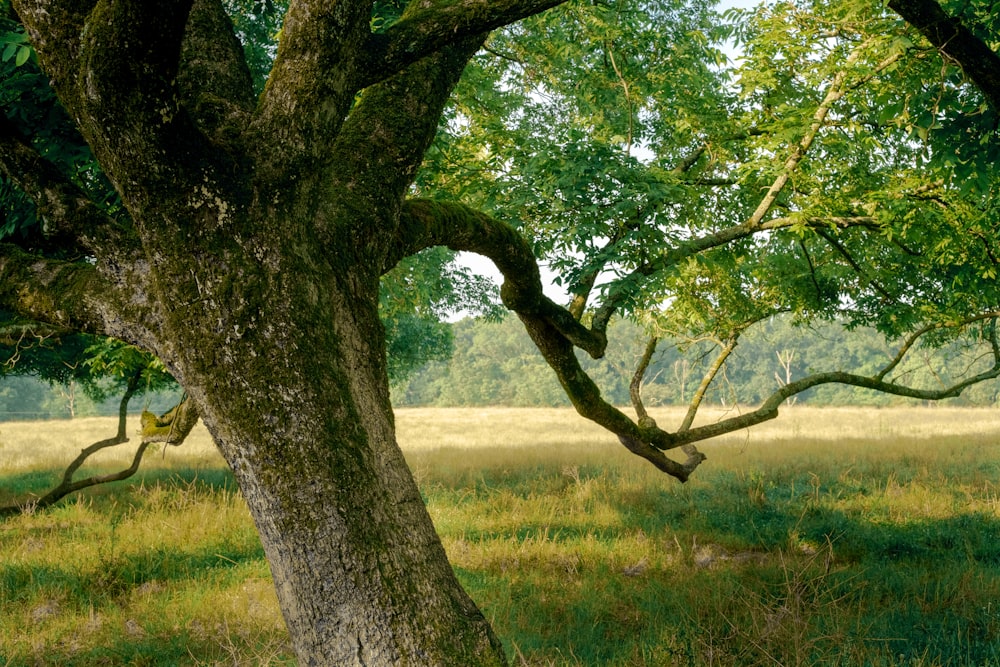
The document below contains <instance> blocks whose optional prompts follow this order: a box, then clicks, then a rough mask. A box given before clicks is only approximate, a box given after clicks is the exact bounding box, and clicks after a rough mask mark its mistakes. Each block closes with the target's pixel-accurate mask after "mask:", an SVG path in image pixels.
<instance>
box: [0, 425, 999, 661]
mask: <svg viewBox="0 0 1000 667" xmlns="http://www.w3.org/2000/svg"><path fill="white" fill-rule="evenodd" d="M654 416H656V417H657V419H658V420H659V421H660V422H661V424H664V425H667V424H669V423H671V421H674V423H676V421H679V419H680V415H679V414H678V413H671V412H669V411H661V412H659V413H656V414H655V415H654ZM717 417H718V415H709V416H708V418H717ZM397 425H398V429H399V433H400V441H401V445H402V447H403V448H404V451H405V453H406V455H407V459H408V460H409V462H410V465H411V467H412V469H413V470H414V474H415V476H416V477H417V479H418V482H419V484H420V487H421V490H422V492H423V494H424V498H425V500H426V502H427V504H428V507H429V508H430V511H431V514H432V516H433V518H434V521H435V523H436V525H437V527H438V531H439V532H440V534H441V536H442V540H443V542H444V544H445V547H446V549H447V551H448V554H449V557H450V558H451V561H452V563H453V565H454V567H455V569H456V572H457V574H458V576H459V578H460V579H461V580H462V583H463V584H464V585H465V586H466V588H467V590H469V591H470V594H471V595H472V596H473V598H474V599H475V600H476V601H477V603H478V604H479V605H480V607H481V608H482V609H483V611H484V613H486V615H487V617H488V618H489V619H490V620H491V622H492V623H493V625H494V627H495V628H496V630H497V632H498V633H499V634H500V636H501V637H502V638H503V639H504V641H505V643H506V645H507V648H508V654H509V655H510V656H511V657H512V658H513V659H514V661H515V663H516V664H526V665H685V666H686V665H698V666H700V665H820V664H822V665H874V666H879V665H914V666H916V665H968V666H972V665H1000V505H998V502H1000V486H998V485H1000V474H998V473H1000V413H996V412H992V411H988V410H962V409H951V408H933V409H931V408H924V409H905V410H904V409H893V410H862V409H810V408H805V407H795V408H793V409H790V410H785V411H783V414H782V417H780V418H779V419H778V420H777V421H774V422H770V423H768V424H766V425H764V428H763V429H758V430H755V431H752V432H750V433H749V434H747V433H741V434H735V435H733V436H730V437H728V438H725V439H720V440H719V441H717V442H713V443H708V444H706V445H704V447H703V450H704V451H705V452H706V453H707V454H708V456H709V460H708V461H707V462H706V463H705V464H704V465H703V467H702V468H701V469H699V471H698V472H697V473H696V475H695V478H694V479H693V480H692V481H691V482H689V483H688V484H685V485H681V484H678V483H676V482H674V481H672V480H670V479H668V478H665V477H664V476H662V474H660V473H658V472H657V471H656V470H655V469H653V468H652V467H651V466H649V465H648V464H645V463H643V462H642V461H640V460H637V459H636V458H635V457H633V456H632V455H630V454H628V453H627V452H625V451H624V450H623V449H622V448H621V447H620V446H617V445H616V444H615V443H614V442H613V440H612V438H610V437H608V436H607V435H605V434H604V433H603V432H602V431H601V430H600V429H598V428H595V427H592V426H590V425H589V424H587V423H586V422H584V421H583V420H581V419H580V418H578V417H576V416H575V415H574V414H572V413H571V412H569V411H565V410H542V409H538V410H509V409H435V410H430V409H412V410H402V411H400V412H399V413H398V415H397ZM87 429H93V431H92V432H90V433H85V430H87ZM112 430H113V424H112V423H111V422H110V421H109V420H78V421H75V422H45V423H35V424H17V425H15V424H4V425H0V503H3V502H6V501H8V500H10V499H11V498H12V497H13V496H15V495H17V496H20V497H23V495H24V494H31V493H41V492H43V491H44V490H45V488H46V487H47V485H49V484H51V483H52V482H53V481H54V480H55V477H56V475H58V473H59V472H60V470H59V463H60V462H61V461H66V460H68V459H69V458H72V456H73V455H74V454H75V452H76V451H78V450H79V449H80V448H81V447H82V446H85V445H86V444H88V442H89V441H91V440H94V439H98V438H99V437H102V436H103V434H104V433H105V432H107V431H112ZM74 438H75V439H74ZM123 449H124V448H123ZM114 456H118V457H119V459H120V460H114ZM129 458H130V453H129V452H127V451H123V452H122V453H121V454H117V455H111V456H109V457H108V458H107V459H106V460H104V461H102V462H100V463H99V464H98V465H99V466H114V465H119V464H120V463H122V462H125V463H127V461H128V459H129ZM143 470H144V472H143V473H142V474H141V475H140V476H139V479H138V480H137V481H135V482H134V483H131V484H129V483H125V484H118V485H115V487H114V488H99V489H96V490H94V491H93V492H91V493H89V494H86V495H82V496H80V497H78V498H76V499H73V500H70V501H68V502H65V503H64V504H63V505H61V506H59V507H57V508H55V509H53V510H49V511H47V512H44V513H41V512H39V513H37V514H34V515H29V516H20V517H16V518H13V519H10V520H7V521H6V522H5V523H2V524H0V610H2V612H0V665H3V664H5V663H6V664H9V665H33V664H50V665H97V664H109V665H110V664H115V665H117V664H144V665H161V664H164V665H175V664H191V665H211V664H219V665H223V664H225V665H232V664H236V665H260V664H275V665H280V664H294V658H293V657H292V655H291V652H290V650H289V647H288V644H287V635H286V633H285V631H284V628H283V626H282V621H281V618H280V613H279V611H278V608H277V603H276V601H275V598H274V594H273V591H272V588H271V582H270V578H269V574H268V570H267V565H266V562H265V561H264V558H263V554H262V551H261V548H260V544H259V541H258V540H257V537H256V533H255V532H254V530H253V526H252V524H251V521H250V518H249V514H248V512H247V510H246V507H245V505H244V503H243V501H242V499H241V498H240V496H239V493H238V491H236V490H235V488H234V486H233V482H232V479H231V477H230V476H229V474H228V473H227V472H226V471H225V469H224V467H223V465H222V462H221V460H220V459H219V458H218V455H217V454H216V453H215V452H214V449H213V448H212V446H211V443H210V441H209V440H208V438H207V435H206V434H205V433H204V432H203V431H199V432H196V434H195V439H194V440H193V441H192V442H190V443H188V444H185V445H184V446H183V447H181V448H178V449H168V450H167V451H166V452H159V453H153V454H150V455H148V457H147V461H146V462H145V463H144V466H143ZM206 518H207V519H209V520H206Z"/></svg>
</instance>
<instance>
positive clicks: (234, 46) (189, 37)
mask: <svg viewBox="0 0 1000 667" xmlns="http://www.w3.org/2000/svg"><path fill="white" fill-rule="evenodd" d="M180 60H181V66H180V72H179V73H178V76H177V89H178V92H179V94H180V96H181V100H182V101H183V103H184V106H185V107H186V108H187V110H188V112H189V113H190V114H191V115H192V117H193V118H194V119H195V122H196V124H197V125H198V127H199V129H201V131H202V132H204V133H205V134H207V135H208V136H209V137H211V138H212V139H213V140H214V141H215V142H216V143H221V144H228V143H230V142H232V141H234V140H235V139H237V138H238V137H239V135H241V134H242V132H243V130H244V129H245V127H246V125H247V123H248V122H249V120H250V116H251V114H252V113H253V110H254V107H255V106H256V103H257V100H256V97H255V95H254V92H253V80H252V79H251V76H250V69H249V67H247V63H246V59H245V57H244V55H243V46H242V45H241V44H240V41H239V39H238V38H237V37H236V33H235V32H234V30H233V24H232V21H230V19H229V15H228V14H226V11H225V9H224V8H223V6H222V3H221V2H219V0H195V2H194V6H193V7H192V9H191V14H190V16H189V17H188V23H187V29H186V31H185V34H184V41H183V42H182V45H181V56H180Z"/></svg>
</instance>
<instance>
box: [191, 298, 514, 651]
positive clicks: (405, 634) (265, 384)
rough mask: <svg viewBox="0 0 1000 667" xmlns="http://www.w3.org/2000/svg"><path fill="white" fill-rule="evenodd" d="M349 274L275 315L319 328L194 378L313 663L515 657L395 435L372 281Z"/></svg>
mask: <svg viewBox="0 0 1000 667" xmlns="http://www.w3.org/2000/svg"><path fill="white" fill-rule="evenodd" d="M352 282H354V281H351V280H331V281H330V282H329V283H327V285H336V286H337V288H335V289H331V290H329V291H328V292H327V293H326V295H325V296H324V297H323V302H324V303H318V304H315V305H314V306H313V307H312V308H309V309H306V308H289V309H287V311H286V312H288V313H290V314H298V315H299V316H298V317H294V318H292V317H290V318H289V319H287V320H283V321H280V322H276V321H273V320H272V321H271V322H270V324H272V325H273V326H274V327H275V329H276V330H283V331H296V332H299V334H302V335H300V336H297V337H296V340H298V341H302V342H306V341H311V342H309V343H307V344H304V345H300V346H299V348H298V349H295V347H293V346H291V345H281V344H280V343H279V344H278V346H276V348H272V352H271V354H270V355H269V356H270V358H269V359H268V362H267V367H266V368H262V366H261V364H260V362H259V361H257V360H256V359H255V354H256V353H259V351H260V347H259V346H257V345H241V344H235V345H234V344H230V345H229V346H228V350H229V354H227V355H225V357H223V358H220V359H217V363H216V364H215V365H214V366H201V364H199V363H197V362H194V363H192V364H191V366H201V368H202V370H196V371H189V372H186V373H185V386H186V387H188V388H189V391H191V392H192V394H196V395H197V397H198V403H199V405H200V406H201V413H202V417H203V419H204V420H205V422H206V424H207V425H208V428H209V430H210V431H211V433H212V434H213V436H214V437H215V439H216V442H217V443H218V444H219V447H220V449H221V450H222V452H223V455H224V456H225V457H226V460H227V461H228V462H229V464H230V466H231V467H232V469H233V471H234V472H235V474H236V477H237V480H238V482H239V485H240V488H241V490H242V492H243V495H244V496H245V498H246V500H247V503H248V505H249V506H250V509H251V512H252V514H253V517H254V520H255V522H256V525H257V528H258V530H259V531H260V536H261V541H262V543H263V545H264V549H265V552H266V554H267V558H268V562H269V563H270V565H271V571H272V574H273V576H274V581H275V586H276V588H277V591H278V597H279V601H280V604H281V608H282V612H283V614H284V616H285V620H286V622H287V624H288V627H289V628H290V629H291V630H292V638H293V643H294V646H295V650H296V653H297V654H298V656H299V658H300V660H301V663H302V664H303V665H414V664H420V665H425V664H426V665H456V664H463V665H490V664H505V659H504V657H503V651H502V648H501V646H500V644H499V642H498V641H497V639H496V637H495V636H494V635H493V633H492V631H491V629H490V627H489V625H488V623H487V622H486V620H485V619H484V617H483V616H482V614H481V613H480V612H479V610H478V609H477V608H476V606H475V604H474V603H473V602H472V600H471V599H470V598H469V597H468V595H467V594H466V593H465V591H464V590H463V589H462V588H461V586H460V585H459V583H458V581H457V580H456V578H455V576H454V573H453V571H452V569H451V567H450V565H449V563H448V560H447V558H446V556H445V553H444V549H443V547H442V545H441V543H440V540H439V538H438V537H437V534H436V532H435V530H434V527H433V525H432V524H431V521H430V518H429V516H428V514H427V511H426V508H425V506H424V503H423V501H422V499H421V496H420V493H419V491H418V489H417V487H416V485H415V483H414V481H413V478H412V476H411V474H410V472H409V469H408V468H407V466H406V463H405V461H404V459H403V456H402V453H401V452H400V450H399V448H398V446H397V444H396V440H395V429H394V423H393V416H392V411H391V407H390V404H389V396H388V383H387V380H386V376H385V368H384V364H383V362H382V359H384V350H383V349H382V346H383V342H382V330H381V325H380V323H379V321H378V319H377V310H376V307H375V303H376V302H375V301H374V299H373V294H374V289H375V287H374V285H373V284H372V282H371V280H370V279H369V281H368V285H367V289H366V290H364V291H363V292H362V293H359V291H358V290H357V289H356V288H355V287H352V286H351V283H352ZM355 284H357V283H355ZM317 311H319V312H330V313H336V317H334V318H332V321H331V320H325V319H323V318H319V319H317V318H314V317H313V315H312V314H311V313H315V312H317ZM331 324H332V325H333V326H332V331H331V326H330V325H331ZM268 368H270V369H280V370H279V371H277V372H273V371H272V370H267V369H268ZM249 369H255V371H254V370H249ZM254 372H264V373H266V375H264V376H260V375H254Z"/></svg>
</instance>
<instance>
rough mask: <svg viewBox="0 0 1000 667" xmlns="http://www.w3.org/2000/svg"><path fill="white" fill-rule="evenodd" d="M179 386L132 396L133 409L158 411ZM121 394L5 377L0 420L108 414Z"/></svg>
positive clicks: (174, 396) (73, 384)
mask: <svg viewBox="0 0 1000 667" xmlns="http://www.w3.org/2000/svg"><path fill="white" fill-rule="evenodd" d="M180 393H181V391H180V389H176V388H175V389H170V390H159V391H152V392H148V393H146V394H144V395H143V397H142V398H141V399H136V401H135V403H134V406H133V411H135V412H138V411H140V410H143V409H146V410H149V411H151V412H155V413H157V414H159V413H160V412H163V411H165V410H166V409H168V408H169V407H170V406H172V405H175V404H176V403H177V401H178V399H179V396H180ZM120 399H121V396H120V395H118V394H113V393H109V394H104V395H101V394H96V395H95V394H94V392H92V391H88V390H87V389H86V388H85V387H83V386H82V385H81V384H80V383H78V382H76V381H73V380H70V381H69V382H67V383H65V384H60V383H54V382H46V381H45V380H42V379H40V378H38V377H36V376H30V375H22V376H8V377H3V378H2V379H0V421H29V420H35V419H72V418H74V417H94V416H104V417H107V416H111V415H115V414H117V413H118V404H119V401H120Z"/></svg>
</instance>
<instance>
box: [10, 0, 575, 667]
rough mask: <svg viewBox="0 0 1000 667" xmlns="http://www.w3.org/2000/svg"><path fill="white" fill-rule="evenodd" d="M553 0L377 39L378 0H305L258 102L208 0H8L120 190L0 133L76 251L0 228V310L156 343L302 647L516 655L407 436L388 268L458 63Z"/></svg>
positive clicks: (457, 16)
mask: <svg viewBox="0 0 1000 667" xmlns="http://www.w3.org/2000/svg"><path fill="white" fill-rule="evenodd" d="M553 4H557V2H552V1H548V2H538V1H530V2H529V1H526V0H507V1H506V2H495V3H460V4H455V3H441V6H438V3H434V2H430V3H421V5H420V8H419V12H418V11H416V10H414V11H412V12H409V13H408V14H407V15H406V16H405V17H404V19H403V20H402V21H401V22H400V26H399V28H397V29H396V30H395V31H394V34H395V35H396V37H393V36H392V35H380V36H377V37H376V36H375V35H372V33H371V31H370V20H371V3H370V2H357V1H349V0H342V1H340V2H334V3H330V2H325V1H324V2H319V1H309V0H305V1H301V2H300V1H293V2H292V3H291V6H290V9H289V12H288V16H287V19H286V22H285V25H284V28H283V33H282V41H281V45H280V48H279V52H278V57H277V60H276V63H275V66H274V70H273V72H272V75H271V77H270V79H269V81H268V84H267V86H266V89H265V90H264V92H263V93H262V94H261V95H260V96H257V95H255V94H254V93H253V90H252V85H251V80H250V76H249V74H248V71H247V68H246V65H245V62H244V59H243V54H242V49H241V45H240V44H239V42H238V40H237V39H236V38H235V36H234V34H233V31H232V26H231V23H230V22H229V20H228V17H227V16H226V14H225V12H224V10H223V6H222V4H221V3H220V2H219V1H218V0H166V1H165V2H161V3H154V4H149V3H141V2H133V1H128V0H89V1H84V2H80V1H79V0H54V1H45V2H42V1H41V0H24V1H21V2H16V3H15V9H16V11H17V13H18V15H19V16H20V18H21V19H22V20H23V21H24V24H25V26H26V27H27V30H28V33H29V36H30V38H31V40H32V43H33V44H34V45H35V47H36V50H37V52H38V55H39V60H40V63H41V66H42V67H43V69H44V70H45V71H46V73H47V74H48V76H49V77H50V79H51V84H52V86H53V87H54V89H55V91H56V93H57V95H58V96H59V98H60V100H61V101H62V103H63V104H64V106H65V107H66V109H67V111H68V112H69V114H70V116H71V117H72V118H73V119H74V121H75V122H76V123H77V125H78V128H79V130H80V133H81V134H82V136H83V137H84V138H85V139H86V141H87V143H88V144H89V145H90V147H91V149H92V150H93V152H94V154H95V156H96V158H97V159H98V161H99V162H100V164H101V166H102V168H103V170H104V172H105V174H106V175H107V177H108V178H109V180H110V181H111V183H112V184H113V186H114V187H115V189H116V190H117V192H118V194H119V195H120V197H121V201H122V204H123V207H124V208H123V210H118V211H108V210H106V209H104V208H102V207H101V206H99V205H96V204H95V203H93V202H91V201H89V200H88V198H87V196H86V195H85V193H84V192H83V190H81V189H80V188H79V187H77V186H75V185H74V184H73V182H72V179H71V178H67V177H66V176H63V175H61V174H59V173H58V170H55V169H53V168H52V166H51V165H50V164H48V163H47V162H46V161H45V160H44V159H43V158H41V156H39V155H37V154H36V153H34V152H33V149H32V146H31V142H30V138H27V137H19V136H16V134H15V133H13V132H12V131H11V129H10V128H9V127H0V163H2V166H3V168H4V171H5V173H7V174H8V175H9V176H10V177H11V178H15V179H16V180H17V181H18V183H19V185H21V186H22V188H23V189H24V190H25V191H26V192H28V193H29V195H30V196H32V197H33V198H34V199H35V201H36V202H37V203H38V205H39V211H40V212H41V213H42V214H43V215H45V216H46V218H47V226H48V228H50V229H52V230H55V231H56V232H57V233H58V241H59V243H60V244H61V250H62V252H60V253H58V255H59V256H60V257H63V258H65V257H77V258H79V259H76V260H69V261H67V260H66V259H61V260H58V261H57V260H56V259H54V255H52V254H48V255H47V254H45V253H35V252H32V249H31V248H19V247H16V246H15V245H12V244H10V245H0V285H2V287H0V307H3V308H6V309H10V310H13V311H16V312H18V313H20V314H22V315H24V316H27V317H30V318H33V319H35V320H38V321H46V322H51V323H53V324H55V325H57V326H58V327H60V328H65V329H77V330H82V331H89V332H95V333H103V334H107V335H112V336H116V337H118V338H121V339H124V340H128V341H130V342H133V343H135V344H138V345H140V346H141V347H143V348H145V349H147V350H150V351H152V352H153V353H155V354H156V355H158V356H159V357H160V358H161V359H162V360H163V362H164V363H165V364H166V365H167V367H168V368H169V369H170V371H171V372H172V373H173V374H174V375H175V376H176V378H177V379H178V380H179V382H180V383H181V384H182V385H183V386H184V388H185V389H186V390H187V392H188V396H189V401H190V405H191V408H190V412H185V413H184V414H185V415H187V417H183V418H181V419H180V421H183V422H184V426H185V428H186V427H189V422H190V421H191V420H190V419H189V418H188V417H191V416H192V415H194V414H195V411H196V413H197V415H199V416H200V417H201V418H202V419H203V420H204V421H205V423H206V425H207V426H208V428H209V430H210V431H211V433H212V434H213V436H214V437H215V439H216V442H217V443H218V445H219V448H220V450H221V451H222V452H223V455H224V456H225V457H226V460H227V461H228V463H229V464H230V466H231V467H232V469H233V471H234V473H235V475H236V478H237V480H238V482H239V484H240V488H241V489H242V491H243V494H244V496H245V497H246V500H247V502H248V504H249V506H250V509H251V512H252V514H253V516H254V520H255V521H256V524H257V526H258V528H259V531H260V535H261V539H262V542H263V544H264V548H265V551H266V553H267V556H268V559H269V562H270V564H271V567H272V572H273V574H274V580H275V584H276V587H277V590H278V594H279V600H280V603H281V607H282V610H283V613H284V615H285V618H286V621H287V624H288V628H289V631H290V633H291V636H292V640H293V643H294V646H295V649H296V651H297V653H298V656H299V659H300V662H301V664H303V665H491V664H505V663H506V660H505V657H504V654H503V650H502V648H501V646H500V643H499V642H498V641H497V639H496V637H495V636H494V634H493V632H492V630H491V629H490V627H489V624H488V623H487V622H486V620H485V619H484V617H483V615H482V614H481V613H480V612H479V610H478V609H477V608H476V606H475V604H474V603H473V602H472V601H471V599H470V598H469V597H468V596H467V595H466V593H465V592H464V591H463V590H462V588H461V586H460V585H459V584H458V581H457V580H456V578H455V576H454V573H453V571H452V569H451V567H450V565H449V563H448V560H447V558H446V556H445V553H444V550H443V548H442V546H441V543H440V540H439V539H438V537H437V535H436V533H435V531H434V528H433V526H432V524H431V522H430V519H429V516H428V514H427V511H426V508H425V507H424V504H423V502H422V500H421V497H420V494H419V492H418V490H417V488H416V485H415V484H414V482H413V479H412V476H411V474H410V472H409V470H408V468H407V467H406V464H405V461H404V459H403V456H402V454H401V452H400V450H399V448H398V446H397V444H396V439H395V430H394V424H393V416H392V410H391V406H390V404H389V395H388V381H387V374H386V365H385V341H384V334H383V330H382V326H381V323H380V322H379V319H378V307H377V306H378V283H379V278H380V276H381V274H382V273H383V272H384V271H385V270H387V269H388V268H389V267H390V266H391V265H392V264H394V263H395V261H398V259H399V256H397V255H396V254H395V251H396V249H398V248H399V247H401V246H402V245H405V244H403V243H402V242H401V241H400V240H399V239H400V238H401V237H405V236H406V232H405V230H403V229H402V225H403V222H402V221H403V220H404V216H403V215H402V213H401V212H402V209H403V206H404V201H405V194H406V192H407V189H408V187H409V185H410V184H411V182H412V180H413V177H414V175H415V173H416V170H417V167H418V166H419V164H420V162H421V160H422V157H423V153H424V151H425V150H426V148H427V146H428V144H429V142H430V141H431V139H432V137H433V136H434V132H435V130H436V125H437V121H438V118H439V117H440V114H441V110H442V108H443V105H444V103H445V101H446V99H447V97H448V95H449V94H450V91H451V88H452V86H453V85H454V84H455V82H456V81H457V79H458V76H459V75H460V73H461V71H462V69H463V67H464V65H465V62H466V61H467V60H468V58H470V57H471V56H472V54H473V53H474V52H475V51H476V50H477V49H478V47H479V46H480V44H481V43H482V40H483V38H484V33H485V32H486V31H487V30H488V29H490V28H492V27H495V26H498V25H503V24H504V23H507V22H510V21H513V20H517V19H518V18H520V17H523V16H526V15H529V14H531V13H534V12H537V11H540V10H542V9H544V8H546V7H547V6H550V5H553ZM404 41H405V43H403V42H404ZM415 249H416V248H414V250H415ZM180 414H181V413H180V411H179V412H178V415H180ZM175 417H177V415H175ZM148 421H149V424H147V426H148V428H149V429H150V430H151V433H152V430H156V429H157V428H158V422H157V423H153V420H148ZM174 421H175V422H176V421H178V420H177V419H176V418H175V420H174ZM163 428H172V425H169V426H163V427H162V428H160V429H159V430H163ZM157 433H159V431H158V430H157ZM153 435H156V434H153ZM153 435H151V436H150V437H153ZM165 437H169V433H168V434H167V436H165Z"/></svg>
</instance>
